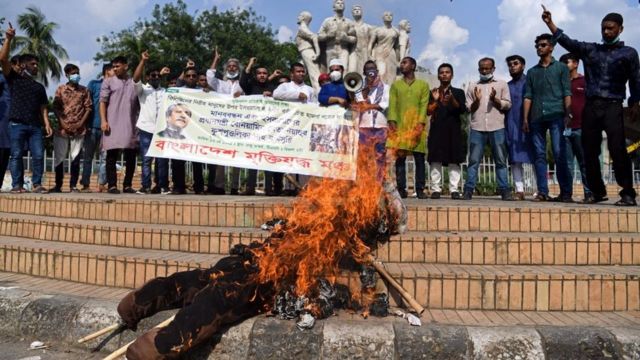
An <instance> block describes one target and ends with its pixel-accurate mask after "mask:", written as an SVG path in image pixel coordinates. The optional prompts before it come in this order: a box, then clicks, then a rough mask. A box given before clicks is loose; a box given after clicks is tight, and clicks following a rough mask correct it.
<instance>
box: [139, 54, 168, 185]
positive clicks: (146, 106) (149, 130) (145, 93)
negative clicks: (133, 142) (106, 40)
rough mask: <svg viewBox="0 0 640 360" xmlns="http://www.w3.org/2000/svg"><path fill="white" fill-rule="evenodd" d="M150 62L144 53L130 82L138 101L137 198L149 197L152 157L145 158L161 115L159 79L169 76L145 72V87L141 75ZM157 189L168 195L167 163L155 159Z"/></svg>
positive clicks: (165, 72) (160, 159) (155, 70)
mask: <svg viewBox="0 0 640 360" xmlns="http://www.w3.org/2000/svg"><path fill="white" fill-rule="evenodd" d="M148 61H149V53H148V52H147V51H145V52H143V53H142V55H141V57H140V63H138V67H136V70H135V72H134V73H133V82H134V88H135V91H136V93H137V94H138V101H139V102H140V115H139V116H138V121H137V122H136V127H137V128H138V138H139V140H140V157H141V158H142V188H140V190H138V191H137V192H136V193H137V194H149V193H151V192H152V189H151V163H152V162H153V158H152V157H148V156H146V154H147V151H149V146H150V145H151V138H152V137H153V133H154V132H155V130H156V124H157V122H158V116H159V115H160V107H161V106H162V101H163V99H164V91H165V89H164V88H162V87H161V86H160V77H161V76H164V75H167V74H169V72H170V70H169V68H167V67H164V68H162V70H160V71H158V70H157V69H153V68H152V69H149V70H148V71H147V79H146V80H147V83H146V84H143V83H142V81H141V79H142V74H143V73H144V67H145V64H146V63H147V62H148ZM156 172H157V178H156V182H157V183H156V188H158V189H154V190H153V192H160V193H163V194H168V193H169V159H164V158H156Z"/></svg>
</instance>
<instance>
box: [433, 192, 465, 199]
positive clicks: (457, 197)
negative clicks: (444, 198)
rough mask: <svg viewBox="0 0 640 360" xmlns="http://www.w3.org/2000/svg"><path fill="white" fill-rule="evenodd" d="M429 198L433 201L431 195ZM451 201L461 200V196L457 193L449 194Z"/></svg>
mask: <svg viewBox="0 0 640 360" xmlns="http://www.w3.org/2000/svg"><path fill="white" fill-rule="evenodd" d="M431 196H432V197H431V198H432V199H433V195H431ZM451 199H452V200H462V195H460V193H459V192H457V191H454V192H452V193H451Z"/></svg>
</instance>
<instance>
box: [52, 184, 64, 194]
mask: <svg viewBox="0 0 640 360" xmlns="http://www.w3.org/2000/svg"><path fill="white" fill-rule="evenodd" d="M61 192H62V186H55V187H52V188H51V190H49V193H50V194H57V193H61Z"/></svg>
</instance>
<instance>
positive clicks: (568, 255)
mask: <svg viewBox="0 0 640 360" xmlns="http://www.w3.org/2000/svg"><path fill="white" fill-rule="evenodd" d="M0 235H2V236H12V237H22V238H28V239H37V240H46V241H61V242H68V243H79V244H88V245H108V246H119V247H126V248H136V249H155V250H170V251H182V252H192V253H202V254H222V255H226V254H228V253H229V249H230V248H231V247H232V246H233V245H235V244H248V243H250V242H252V241H256V240H263V239H264V238H266V237H267V236H268V235H269V232H268V231H262V230H259V229H253V228H229V227H225V228H223V227H208V226H185V225H164V224H144V223H127V222H117V223H112V222H108V221H98V220H83V219H72V218H48V219H44V220H42V217H41V216H38V215H23V214H12V213H3V212H0ZM374 254H375V256H376V257H377V258H378V259H380V260H382V261H392V262H402V263H439V264H470V265H482V264H486V265H496V264H511V265H640V240H639V239H638V236H637V235H636V234H629V233H559V234H557V233H544V232H537V233H522V232H478V231H468V232H425V231H410V232H408V233H406V234H403V235H397V236H393V237H392V238H391V241H390V242H388V243H386V244H382V245H381V246H380V247H379V248H378V249H377V250H376V251H375V253H374Z"/></svg>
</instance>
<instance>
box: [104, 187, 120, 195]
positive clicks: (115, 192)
mask: <svg viewBox="0 0 640 360" xmlns="http://www.w3.org/2000/svg"><path fill="white" fill-rule="evenodd" d="M107 192H108V193H109V194H120V190H118V188H117V187H115V186H114V187H110V188H109V190H107Z"/></svg>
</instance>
